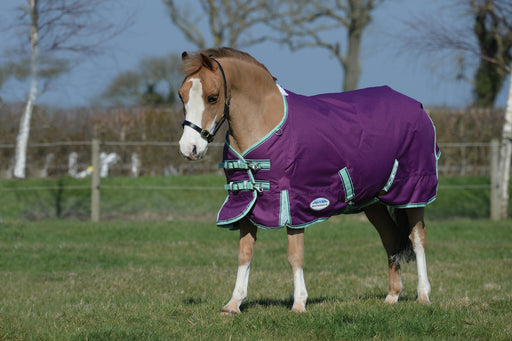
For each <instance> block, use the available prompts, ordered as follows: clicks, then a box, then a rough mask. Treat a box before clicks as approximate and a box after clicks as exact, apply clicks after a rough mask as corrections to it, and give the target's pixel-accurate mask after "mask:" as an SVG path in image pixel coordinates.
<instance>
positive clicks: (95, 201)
mask: <svg viewBox="0 0 512 341" xmlns="http://www.w3.org/2000/svg"><path fill="white" fill-rule="evenodd" d="M91 221H94V222H97V221H100V140H98V139H93V140H92V178H91Z"/></svg>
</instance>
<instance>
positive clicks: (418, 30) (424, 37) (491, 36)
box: [399, 0, 512, 107]
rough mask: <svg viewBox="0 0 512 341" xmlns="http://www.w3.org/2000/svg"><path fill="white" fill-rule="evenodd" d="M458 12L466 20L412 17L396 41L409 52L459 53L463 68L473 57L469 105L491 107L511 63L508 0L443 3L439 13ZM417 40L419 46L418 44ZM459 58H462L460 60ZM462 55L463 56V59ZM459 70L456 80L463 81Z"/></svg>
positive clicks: (511, 20)
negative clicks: (473, 69)
mask: <svg viewBox="0 0 512 341" xmlns="http://www.w3.org/2000/svg"><path fill="white" fill-rule="evenodd" d="M448 11H449V12H451V13H455V12H458V13H459V14H460V16H461V17H463V18H466V20H462V21H461V20H457V21H454V20H450V19H449V18H445V17H444V16H440V15H434V14H432V15H426V14H424V13H422V15H421V16H420V17H415V18H413V19H412V20H410V21H407V22H405V25H406V29H405V30H404V31H405V33H404V34H402V35H401V36H400V37H399V38H400V39H399V40H401V41H403V42H404V45H405V48H407V49H408V50H409V51H411V50H414V47H417V48H420V49H421V51H422V53H426V52H428V51H430V52H434V53H437V52H439V51H462V52H463V53H464V54H463V55H459V56H458V57H457V58H459V59H461V61H459V64H461V65H464V64H465V59H467V57H470V58H471V57H473V58H474V57H476V58H475V59H476V60H477V62H478V67H477V68H476V71H475V73H474V75H473V76H472V77H470V78H469V79H470V82H471V84H472V85H473V95H474V101H473V105H475V106H478V107H492V106H493V105H494V102H495V100H496V98H497V96H498V94H499V92H500V91H501V89H502V88H503V86H504V85H505V80H506V78H507V74H508V73H509V69H510V63H511V62H512V2H510V0H464V1H452V2H447V3H445V4H444V7H442V8H441V9H440V12H448ZM419 41H421V44H418V42H419ZM461 56H462V57H461ZM464 56H466V57H464ZM464 71H465V70H461V73H459V75H458V76H459V78H462V77H464V78H466V77H465V75H463V74H462V73H464Z"/></svg>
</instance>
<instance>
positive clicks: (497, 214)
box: [490, 139, 501, 220]
mask: <svg viewBox="0 0 512 341" xmlns="http://www.w3.org/2000/svg"><path fill="white" fill-rule="evenodd" d="M499 157H500V142H499V140H497V139H493V140H492V141H491V197H490V199H491V200H490V204H491V207H490V208H491V220H500V218H501V203H500V194H499V190H500V185H499V183H500V180H499V178H500V170H499Z"/></svg>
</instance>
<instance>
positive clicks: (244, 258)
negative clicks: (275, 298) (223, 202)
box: [221, 220, 258, 315]
mask: <svg viewBox="0 0 512 341" xmlns="http://www.w3.org/2000/svg"><path fill="white" fill-rule="evenodd" d="M257 229H258V228H257V227H256V226H254V225H253V224H252V223H251V222H249V221H248V220H244V221H242V222H241V223H240V248H239V249H238V272H237V275H236V283H235V289H234V290H233V295H232V296H231V300H229V302H228V304H226V305H225V306H224V308H222V311H221V314H222V315H232V314H240V305H241V304H242V302H243V301H244V300H245V298H246V297H247V287H248V284H249V272H250V270H251V261H252V254H253V251H254V244H255V243H256V233H257Z"/></svg>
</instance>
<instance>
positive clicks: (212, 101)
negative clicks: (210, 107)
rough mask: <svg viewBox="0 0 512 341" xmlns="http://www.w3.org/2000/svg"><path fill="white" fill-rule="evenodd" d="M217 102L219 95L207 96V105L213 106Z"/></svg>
mask: <svg viewBox="0 0 512 341" xmlns="http://www.w3.org/2000/svg"><path fill="white" fill-rule="evenodd" d="M218 100H219V95H211V96H208V103H210V104H215V103H217V101H218Z"/></svg>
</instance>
